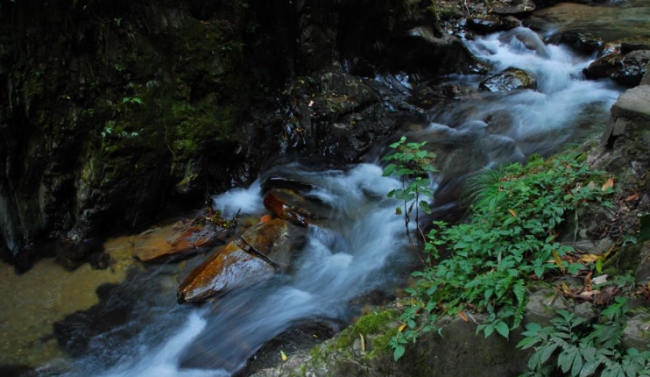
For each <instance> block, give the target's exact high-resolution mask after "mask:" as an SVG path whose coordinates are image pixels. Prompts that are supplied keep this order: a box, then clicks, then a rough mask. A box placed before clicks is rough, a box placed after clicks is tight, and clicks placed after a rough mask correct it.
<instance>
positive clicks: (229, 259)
mask: <svg viewBox="0 0 650 377" xmlns="http://www.w3.org/2000/svg"><path fill="white" fill-rule="evenodd" d="M274 272H275V269H274V268H273V266H271V264H270V263H268V262H266V261H265V260H264V259H262V258H260V257H259V256H257V255H256V254H251V253H248V252H246V251H244V250H242V249H241V248H240V247H239V245H237V243H235V242H230V243H228V244H227V245H226V246H224V247H222V248H221V249H220V250H218V251H217V252H215V253H214V254H212V255H211V256H210V257H209V258H208V259H206V260H205V261H204V262H203V263H202V264H201V265H200V266H199V267H197V268H195V269H194V270H192V272H191V273H190V274H189V275H188V276H187V277H186V278H185V280H183V282H182V283H181V285H180V286H179V287H178V294H177V299H178V303H179V304H182V303H186V302H187V303H189V302H198V301H202V300H205V299H206V298H209V297H212V296H215V295H223V294H225V293H228V292H230V291H232V290H233V289H235V288H241V287H244V286H247V285H250V284H253V283H256V282H259V281H261V280H264V279H266V278H269V277H270V276H271V275H273V273H274Z"/></svg>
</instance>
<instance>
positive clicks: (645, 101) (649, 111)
mask: <svg viewBox="0 0 650 377" xmlns="http://www.w3.org/2000/svg"><path fill="white" fill-rule="evenodd" d="M611 113H612V119H611V120H610V121H609V123H608V125H607V129H605V132H604V133H603V136H602V139H601V142H602V144H603V145H607V146H609V147H612V146H613V145H614V142H615V141H616V139H618V138H619V137H621V136H628V137H627V139H628V141H631V142H634V143H644V141H643V140H641V139H646V140H647V138H648V137H650V135H648V132H647V128H648V125H650V85H641V86H638V87H636V88H632V89H629V90H628V91H626V92H625V93H623V94H622V95H621V96H620V97H619V98H618V100H617V101H616V103H615V104H614V106H612V109H611ZM626 145H628V147H626V148H625V150H626V152H632V151H633V149H639V148H630V146H633V145H632V144H630V143H629V142H626ZM639 147H640V148H641V149H644V148H645V149H647V147H645V146H644V145H639ZM646 153H647V152H646Z"/></svg>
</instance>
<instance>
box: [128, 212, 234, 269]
mask: <svg viewBox="0 0 650 377" xmlns="http://www.w3.org/2000/svg"><path fill="white" fill-rule="evenodd" d="M236 225H237V218H234V219H232V220H230V221H226V220H224V219H222V218H221V214H220V213H219V212H218V211H213V210H212V209H209V210H207V211H203V212H202V213H201V214H200V215H199V216H197V217H196V218H195V219H194V220H191V221H190V220H184V221H180V222H178V223H176V224H174V225H170V226H167V227H165V228H162V229H161V228H158V229H153V230H148V231H146V232H144V233H142V234H140V235H139V236H138V237H136V240H135V249H134V252H133V255H134V256H135V257H136V258H138V259H139V260H140V261H142V262H154V261H163V260H169V259H171V258H174V257H181V256H184V255H186V254H189V253H197V252H200V251H202V250H206V249H207V248H209V247H212V246H214V245H215V244H217V243H219V242H225V241H226V240H227V239H228V237H230V235H231V234H232V233H233V231H234V229H235V226H236Z"/></svg>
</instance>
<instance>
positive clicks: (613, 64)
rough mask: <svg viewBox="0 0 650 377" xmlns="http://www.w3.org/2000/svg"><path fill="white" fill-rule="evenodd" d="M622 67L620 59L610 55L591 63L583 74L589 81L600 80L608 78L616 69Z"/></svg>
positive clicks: (615, 55)
mask: <svg viewBox="0 0 650 377" xmlns="http://www.w3.org/2000/svg"><path fill="white" fill-rule="evenodd" d="M622 65H623V63H622V57H621V56H620V55H618V54H617V53H612V54H609V55H605V56H603V57H602V58H600V59H598V60H596V61H595V62H593V63H591V64H590V65H589V67H588V68H586V69H585V70H584V74H585V76H587V78H589V79H602V78H605V77H609V76H610V75H611V74H612V73H614V72H615V71H616V70H617V69H619V68H620V67H622Z"/></svg>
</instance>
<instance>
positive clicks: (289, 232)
mask: <svg viewBox="0 0 650 377" xmlns="http://www.w3.org/2000/svg"><path fill="white" fill-rule="evenodd" d="M304 235H305V231H304V228H300V227H297V226H295V225H293V224H291V223H289V222H287V221H284V220H281V219H273V220H271V221H268V222H265V223H262V224H258V225H256V226H254V227H252V228H250V229H248V230H247V231H246V232H244V234H242V236H241V241H243V242H241V243H239V246H240V247H241V248H242V249H243V250H246V251H247V252H250V253H253V254H258V255H260V256H262V257H263V258H265V259H267V260H268V261H269V262H271V264H273V265H274V266H277V267H278V268H279V269H281V270H287V269H289V267H290V266H291V261H292V259H293V256H294V251H295V250H297V249H298V248H299V247H300V246H299V245H300V244H302V241H303V240H304Z"/></svg>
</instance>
